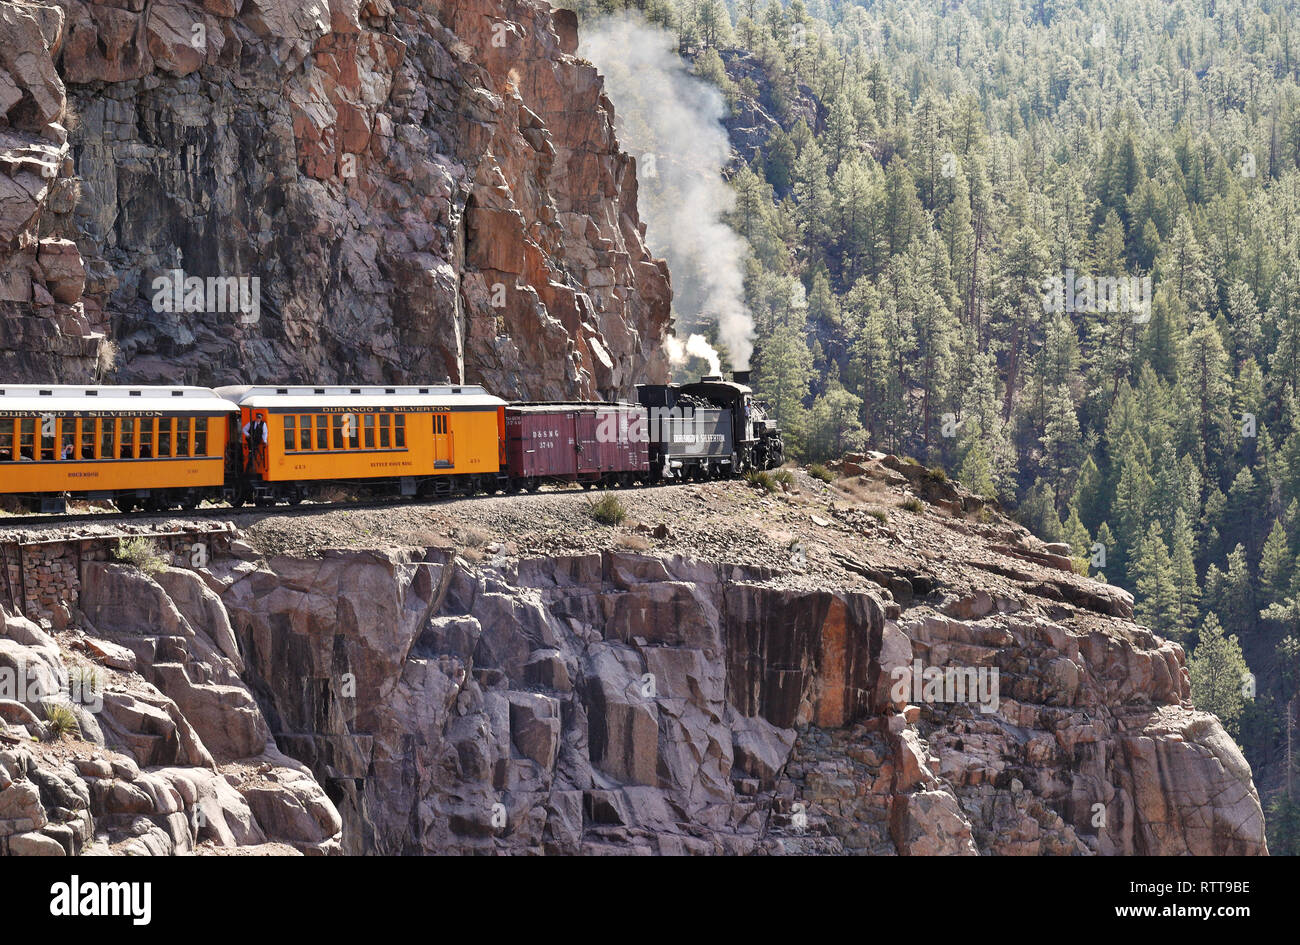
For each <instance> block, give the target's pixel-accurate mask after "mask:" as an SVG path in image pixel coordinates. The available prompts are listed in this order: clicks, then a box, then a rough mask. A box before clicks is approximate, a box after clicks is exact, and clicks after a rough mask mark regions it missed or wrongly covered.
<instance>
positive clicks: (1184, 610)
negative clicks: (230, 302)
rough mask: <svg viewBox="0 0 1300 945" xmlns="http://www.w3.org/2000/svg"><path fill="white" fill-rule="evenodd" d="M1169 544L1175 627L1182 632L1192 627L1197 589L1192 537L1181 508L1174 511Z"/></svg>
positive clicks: (1188, 519)
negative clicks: (1175, 616) (1175, 603)
mask: <svg viewBox="0 0 1300 945" xmlns="http://www.w3.org/2000/svg"><path fill="white" fill-rule="evenodd" d="M1169 545H1170V549H1169V563H1170V566H1171V567H1172V568H1173V577H1174V597H1175V599H1176V601H1177V611H1178V617H1177V620H1178V626H1179V628H1180V629H1181V630H1182V631H1184V632H1186V631H1187V630H1190V629H1191V628H1192V627H1194V626H1195V625H1196V621H1197V620H1198V619H1199V616H1200V609H1199V604H1200V601H1201V588H1200V585H1199V583H1198V582H1197V579H1196V539H1195V537H1194V536H1193V534H1192V523H1191V517H1190V516H1189V515H1188V514H1187V512H1186V511H1185V510H1183V509H1179V510H1178V511H1177V512H1176V513H1174V525H1173V531H1172V532H1171V534H1170V539H1169Z"/></svg>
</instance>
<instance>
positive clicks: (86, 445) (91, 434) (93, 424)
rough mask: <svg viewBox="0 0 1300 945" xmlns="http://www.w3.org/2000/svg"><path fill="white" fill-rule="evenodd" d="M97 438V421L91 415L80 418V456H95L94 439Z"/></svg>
mask: <svg viewBox="0 0 1300 945" xmlns="http://www.w3.org/2000/svg"><path fill="white" fill-rule="evenodd" d="M98 439H99V421H98V420H96V419H92V418H91V417H83V418H82V419H81V458H82V459H94V458H95V441H96V440H98Z"/></svg>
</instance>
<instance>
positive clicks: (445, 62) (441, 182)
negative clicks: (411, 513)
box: [0, 0, 671, 398]
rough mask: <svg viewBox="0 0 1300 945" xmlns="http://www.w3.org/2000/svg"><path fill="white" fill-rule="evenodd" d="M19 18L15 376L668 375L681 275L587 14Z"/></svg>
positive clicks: (531, 384)
mask: <svg viewBox="0 0 1300 945" xmlns="http://www.w3.org/2000/svg"><path fill="white" fill-rule="evenodd" d="M0 23H2V24H3V30H2V31H0V331H3V332H4V340H5V342H6V344H5V345H4V347H5V348H6V349H9V351H11V352H12V353H10V354H9V355H8V364H7V365H6V377H7V378H12V379H24V380H38V379H39V380H44V381H50V380H56V379H58V380H68V381H74V380H85V379H88V378H90V377H92V376H96V375H101V376H102V375H107V376H111V377H112V378H114V379H117V380H121V381H128V382H148V381H156V382H186V383H200V384H209V385H213V384H221V383H229V382H235V381H370V382H401V381H413V382H415V381H426V382H427V381H429V380H435V381H436V380H441V379H442V378H443V377H451V378H452V379H455V380H465V381H467V382H479V383H483V384H485V385H487V386H488V387H489V388H491V389H492V390H494V391H495V392H497V393H500V394H502V395H506V396H522V397H536V398H572V397H594V396H598V395H600V396H614V395H617V394H619V393H622V394H627V393H629V392H630V390H631V385H632V384H634V383H636V382H639V381H643V380H645V379H647V378H649V379H654V378H659V377H662V376H663V375H664V374H665V372H666V365H665V364H664V362H663V359H662V356H661V355H660V354H659V346H660V343H661V341H662V338H663V335H664V332H665V331H666V328H667V324H668V318H669V311H668V309H669V300H670V295H671V293H670V289H669V285H668V276H667V271H666V267H665V266H664V265H663V264H662V262H661V261H657V260H655V259H653V258H652V257H651V256H650V254H649V252H648V251H647V250H646V248H645V245H644V243H643V239H642V237H643V229H644V228H643V226H642V224H641V223H640V220H639V218H638V215H637V207H636V190H637V185H636V176H635V169H634V165H633V162H632V161H631V159H630V158H628V157H627V156H626V155H625V154H623V153H622V152H620V151H619V148H618V144H617V142H616V140H615V137H614V133H613V109H612V106H611V105H610V103H609V101H608V99H607V98H606V97H605V96H604V94H603V91H602V82H601V79H600V76H599V75H598V74H597V73H596V71H595V69H594V68H593V67H592V66H591V65H589V64H587V63H585V62H582V61H580V60H578V59H576V58H575V57H574V56H573V55H572V53H573V51H574V50H575V49H576V42H577V38H576V26H575V23H574V21H573V18H572V15H571V14H567V13H565V12H564V11H559V12H552V11H551V9H550V8H549V6H548V5H547V4H546V3H544V2H541V0H471V2H463V0H454V2H453V0H422V2H421V0H415V2H390V0H328V2H327V0H308V2H301V0H203V2H201V3H200V2H197V0H193V2H190V0H89V2H83V0H50V3H48V4H39V3H27V2H0ZM195 280H197V281H195ZM254 280H255V281H254ZM106 341H112V342H113V343H115V344H116V346H117V347H118V348H120V353H119V354H118V356H117V368H116V371H115V372H109V371H107V370H106V367H107V364H108V363H110V362H111V361H112V356H111V353H110V350H109V349H108V348H107V346H106V344H105V342H106Z"/></svg>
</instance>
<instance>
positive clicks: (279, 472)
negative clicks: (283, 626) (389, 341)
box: [217, 385, 506, 502]
mask: <svg viewBox="0 0 1300 945" xmlns="http://www.w3.org/2000/svg"><path fill="white" fill-rule="evenodd" d="M217 393H218V394H219V395H221V396H222V397H225V398H227V399H229V400H230V401H231V402H232V403H234V404H236V405H238V407H239V411H240V417H239V430H240V435H241V437H242V440H243V449H242V453H241V456H242V461H243V479H244V483H245V490H244V497H245V498H247V497H252V498H255V499H257V500H259V501H263V502H267V501H275V500H277V499H286V500H288V501H291V502H294V501H297V500H299V499H302V498H303V497H305V496H306V495H309V494H311V493H313V492H316V491H319V489H320V487H321V486H323V485H325V484H328V483H339V484H344V485H350V486H362V487H371V488H372V489H374V490H376V491H399V492H400V493H401V494H403V495H416V494H419V495H430V494H434V493H446V492H473V491H477V490H489V491H491V490H495V489H496V488H497V487H498V485H499V484H500V476H501V467H502V459H503V457H502V449H503V446H502V443H503V441H504V435H503V434H504V432H505V406H506V402H505V401H504V400H501V399H500V398H499V397H493V396H491V395H490V394H488V393H487V392H486V391H484V390H483V388H482V387H478V386H472V385H447V386H439V387H223V388H219V389H218V391H217ZM259 423H264V424H265V435H264V438H263V439H264V442H262V443H258V442H254V439H255V435H256V433H257V431H258V429H259V428H258V427H257V424H259Z"/></svg>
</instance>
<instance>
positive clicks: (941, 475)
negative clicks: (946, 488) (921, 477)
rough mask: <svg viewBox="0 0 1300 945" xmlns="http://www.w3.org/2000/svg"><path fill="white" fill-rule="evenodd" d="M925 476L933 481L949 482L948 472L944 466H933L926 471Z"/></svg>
mask: <svg viewBox="0 0 1300 945" xmlns="http://www.w3.org/2000/svg"><path fill="white" fill-rule="evenodd" d="M925 478H926V479H928V480H930V481H931V482H947V481H948V472H947V470H945V469H944V468H943V467H942V466H931V467H930V468H929V469H927V470H926V471H925Z"/></svg>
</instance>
